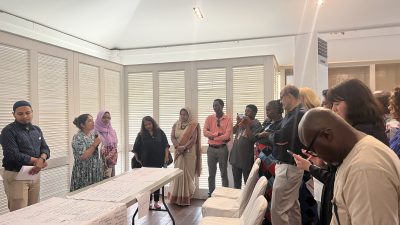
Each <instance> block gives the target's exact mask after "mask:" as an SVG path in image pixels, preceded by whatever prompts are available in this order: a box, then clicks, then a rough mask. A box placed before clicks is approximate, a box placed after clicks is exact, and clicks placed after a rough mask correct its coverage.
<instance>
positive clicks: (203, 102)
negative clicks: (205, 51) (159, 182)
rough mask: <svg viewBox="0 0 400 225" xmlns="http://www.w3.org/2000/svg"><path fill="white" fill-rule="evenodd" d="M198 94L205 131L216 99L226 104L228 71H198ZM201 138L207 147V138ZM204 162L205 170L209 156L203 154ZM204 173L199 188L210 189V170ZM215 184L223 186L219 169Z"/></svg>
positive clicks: (201, 119)
mask: <svg viewBox="0 0 400 225" xmlns="http://www.w3.org/2000/svg"><path fill="white" fill-rule="evenodd" d="M197 93H198V121H199V123H200V126H201V128H202V129H203V127H204V122H205V120H206V118H207V116H209V115H211V114H212V113H213V112H214V111H213V107H212V105H213V101H214V99H217V98H219V99H222V100H223V101H224V102H226V69H225V68H215V69H200V70H197ZM201 138H202V140H201V143H202V145H203V146H207V145H208V144H207V143H208V140H207V138H205V137H204V135H201ZM202 160H203V161H202V164H203V168H208V166H207V154H203V159H202ZM203 171H204V172H203V173H202V175H201V176H200V177H199V188H200V189H208V169H205V170H203ZM215 183H216V185H217V186H221V184H222V181H221V176H220V175H219V169H217V175H216V177H215Z"/></svg>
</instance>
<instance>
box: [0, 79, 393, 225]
mask: <svg viewBox="0 0 400 225" xmlns="http://www.w3.org/2000/svg"><path fill="white" fill-rule="evenodd" d="M323 96H324V100H323V101H322V104H320V101H319V98H318V97H317V95H316V94H315V93H314V92H313V91H312V90H311V89H309V88H300V89H299V88H297V87H295V86H293V85H287V86H285V87H284V88H283V89H282V91H281V93H280V99H279V100H272V101H270V102H268V104H267V105H266V116H267V119H266V120H265V121H264V122H263V123H260V122H259V121H258V120H257V119H256V118H255V117H256V115H257V111H258V109H257V106H255V105H253V104H249V105H247V106H246V107H245V109H244V110H245V111H244V114H239V113H238V114H237V115H236V122H235V123H233V121H232V119H231V118H230V117H229V116H228V115H226V114H225V113H224V111H223V108H224V102H223V101H222V100H221V99H215V100H214V101H213V110H214V112H215V113H213V114H212V115H209V116H208V117H207V118H206V120H205V123H204V126H203V131H202V132H201V129H200V125H199V123H198V122H197V121H196V120H195V119H194V118H193V114H192V113H191V111H190V109H188V108H182V109H181V110H180V111H179V119H178V120H177V121H176V122H175V123H174V124H173V126H172V131H171V134H170V135H171V136H170V137H171V142H172V145H173V147H174V149H175V151H174V156H173V158H174V166H175V168H180V169H181V170H182V171H183V176H181V177H179V178H177V179H176V180H174V181H173V183H172V185H171V189H170V192H169V193H168V197H169V200H170V202H171V203H174V204H177V205H183V206H184V205H190V200H191V198H192V197H193V194H194V191H195V189H196V184H195V178H196V176H200V174H201V170H202V168H201V165H202V162H201V143H200V140H201V138H200V137H201V135H204V136H205V137H207V139H208V141H207V144H208V148H207V158H208V160H207V165H208V172H209V177H208V191H209V196H211V195H212V192H213V191H214V190H215V176H216V171H217V165H218V166H219V169H220V172H221V178H222V185H223V186H224V187H228V186H229V181H228V172H227V167H228V161H229V163H231V165H232V174H233V178H234V179H233V181H234V187H235V188H238V189H240V188H241V185H242V177H243V180H244V182H245V183H246V181H247V179H248V176H249V173H250V170H251V167H252V165H253V163H254V160H255V158H256V157H259V158H260V159H261V160H262V164H261V167H260V171H259V174H260V175H261V176H266V177H267V178H268V187H267V191H266V198H267V200H268V202H269V206H268V210H267V214H266V220H265V224H274V225H280V224H320V225H325V224H329V223H331V221H332V223H334V224H349V223H348V221H352V223H353V224H355V221H364V222H366V221H365V219H366V218H369V217H368V216H369V215H364V214H363V215H361V214H360V213H367V212H370V211H371V212H375V210H377V211H379V212H380V213H382V215H387V216H386V217H381V216H380V217H374V218H373V219H378V220H379V221H381V222H382V221H386V222H388V221H390V223H389V222H388V223H386V222H385V224H394V223H396V221H397V223H398V222H399V220H398V210H399V204H400V203H399V202H398V199H399V196H400V188H399V187H400V179H399V177H400V164H399V161H398V158H397V161H396V160H394V157H393V156H395V154H394V152H395V153H397V155H398V156H400V153H399V152H400V129H399V127H400V126H399V123H398V122H397V123H395V122H394V121H393V120H395V121H398V120H399V119H400V116H399V115H400V88H396V89H394V91H393V92H392V93H391V94H389V95H388V96H387V98H386V101H384V102H386V103H384V102H383V103H382V102H381V103H379V102H378V100H379V99H380V98H379V97H381V95H379V94H378V95H376V96H374V95H373V94H372V92H371V90H370V89H369V88H368V87H367V86H366V85H365V84H363V83H362V82H361V81H359V80H356V79H353V80H348V81H344V82H342V83H340V84H338V85H336V86H335V87H333V88H331V89H329V90H328V91H324V92H323ZM320 105H321V106H323V107H325V108H327V109H322V108H316V109H313V108H315V107H318V106H320ZM382 107H383V108H382ZM386 108H387V109H388V110H389V111H390V114H391V116H388V115H383V112H382V109H386ZM284 111H285V112H286V114H285V116H284V117H283V116H282V114H283V112H284ZM32 114H33V110H32V107H31V105H30V104H29V102H26V101H18V102H16V103H15V104H14V106H13V115H14V118H15V121H14V122H13V123H11V124H9V125H8V126H6V127H5V128H4V129H3V130H2V135H1V137H2V142H1V144H2V146H3V154H4V159H3V167H4V168H5V172H4V186H5V191H6V194H7V198H8V204H9V208H10V210H16V209H19V208H22V207H25V206H27V205H31V204H34V203H36V202H38V194H39V188H40V179H39V180H36V181H26V182H25V181H18V180H15V176H16V174H17V173H18V171H19V170H20V169H21V167H22V166H23V165H33V169H32V170H31V172H30V173H31V174H36V173H38V172H40V170H41V169H43V168H45V167H46V166H47V162H46V160H47V159H48V158H49V157H50V149H49V147H48V145H47V144H46V141H45V139H44V137H43V133H42V132H41V130H40V128H39V127H38V126H35V125H32V124H31V121H32ZM386 114H388V112H387V111H386ZM385 120H386V121H385ZM73 123H74V124H75V125H76V127H77V128H78V129H79V131H78V132H77V133H76V134H75V135H74V137H73V139H72V149H73V155H74V166H73V171H72V176H71V187H70V190H71V191H75V190H78V189H80V188H83V187H86V186H88V185H91V184H94V183H96V182H99V181H101V180H103V179H105V178H109V177H112V176H114V174H115V165H116V163H117V157H118V151H117V144H118V140H117V135H116V132H115V130H114V129H113V128H112V126H111V114H110V112H109V111H106V110H103V111H100V112H99V113H98V115H97V118H96V120H95V121H94V120H93V117H92V116H91V115H90V114H82V115H80V116H78V117H77V118H76V119H75V120H74V122H73ZM385 126H386V127H385ZM385 128H386V129H385ZM341 129H342V131H343V132H342V131H341ZM341 132H342V133H341ZM361 132H362V133H361ZM232 134H234V135H233V146H232V149H231V150H230V152H229V150H228V147H227V143H228V142H230V141H231V138H232ZM365 134H367V135H370V136H365ZM389 141H390V142H389ZM389 146H390V148H392V150H390V148H389ZM368 148H369V149H374V150H373V151H374V152H372V153H371V151H370V150H368V151H367V150H364V149H368ZM169 149H170V144H169V143H168V139H167V136H166V134H165V133H164V131H163V130H162V129H160V127H159V126H158V124H157V122H156V121H155V120H154V119H153V118H152V117H150V116H145V117H144V118H143V119H142V124H141V130H140V132H139V133H138V135H137V137H136V140H135V143H134V146H133V150H132V151H133V152H134V153H135V156H134V157H135V159H136V160H137V161H138V162H139V163H140V164H141V165H142V166H145V167H157V168H162V167H165V166H166V163H167V162H168V161H170V159H169V158H170V157H169V155H170V150H169ZM287 150H289V151H287ZM388 150H390V151H388ZM363 151H365V154H370V155H374V157H375V158H368V156H365V155H363V154H364V153H363ZM352 164H354V165H357V166H359V168H364V169H363V170H357V168H354V167H352ZM343 165H344V166H343ZM374 165H375V166H377V168H383V171H380V172H379V171H376V170H374ZM353 171H357V172H354V175H357V176H358V177H357V179H356V178H355V177H349V176H347V174H349V173H352V172H353ZM388 171H389V172H388ZM313 179H316V180H318V181H319V182H320V183H318V182H317V181H314V182H313ZM377 181H378V182H379V183H380V184H379V185H380V186H382V187H384V188H385V190H390V191H391V193H390V194H387V196H386V195H385V193H382V192H381V194H382V195H381V194H380V195H375V194H373V193H370V192H371V191H370V190H369V189H371V187H369V185H377V184H374V183H373V182H377ZM310 182H311V183H314V188H317V187H318V185H322V184H323V185H324V186H323V189H322V196H313V195H314V192H313V190H312V188H310V185H309V184H310ZM350 182H352V183H350ZM346 185H347V186H346ZM371 190H372V189H371ZM383 195H384V196H383ZM389 195H390V196H389ZM382 196H383V197H382ZM396 196H397V197H396ZM310 198H311V199H310ZM363 198H366V199H368V200H369V201H372V202H368V203H366V202H363ZM377 198H382V199H383V200H384V201H385V202H383V200H378V199H377ZM314 199H315V200H317V201H315V200H314ZM158 201H159V191H156V192H155V193H154V204H153V205H151V206H150V207H154V208H155V209H159V208H160V207H161V206H160V205H159V204H158ZM392 201H395V202H392ZM317 202H319V206H318V208H319V213H317V212H316V209H317ZM350 203H351V205H350ZM383 203H385V204H386V203H388V205H390V207H391V208H390V209H389V208H388V207H384V206H383V205H384V204H383ZM368 210H369V211H368ZM396 210H397V211H396ZM333 214H335V215H334V217H333ZM396 218H397V220H396ZM391 219H393V220H391ZM333 221H334V222H333ZM391 222H394V223H391ZM383 223H384V222H382V223H381V224H383Z"/></svg>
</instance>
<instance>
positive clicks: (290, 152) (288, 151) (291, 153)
mask: <svg viewBox="0 0 400 225" xmlns="http://www.w3.org/2000/svg"><path fill="white" fill-rule="evenodd" d="M286 151H287V153H289V154H290V155H291V156H293V154H294V152H292V151H290V150H289V149H288V150H286Z"/></svg>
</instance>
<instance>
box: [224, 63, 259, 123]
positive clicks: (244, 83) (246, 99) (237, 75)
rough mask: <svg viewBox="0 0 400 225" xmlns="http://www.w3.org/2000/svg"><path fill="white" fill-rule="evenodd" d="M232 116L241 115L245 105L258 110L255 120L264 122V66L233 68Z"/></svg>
mask: <svg viewBox="0 0 400 225" xmlns="http://www.w3.org/2000/svg"><path fill="white" fill-rule="evenodd" d="M232 70H233V114H234V115H233V116H234V117H235V118H236V113H243V114H244V111H245V109H246V105H248V104H254V105H256V106H257V108H258V112H257V115H256V118H257V119H258V120H259V121H260V122H261V123H262V122H263V121H264V108H265V107H264V96H265V95H264V66H262V65H261V66H245V67H233V69H232Z"/></svg>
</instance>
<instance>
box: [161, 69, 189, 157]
mask: <svg viewBox="0 0 400 225" xmlns="http://www.w3.org/2000/svg"><path fill="white" fill-rule="evenodd" d="M159 96H160V98H159V99H160V100H159V107H160V108H159V110H160V111H159V112H160V113H159V115H160V120H159V122H160V127H161V129H162V130H163V131H164V132H165V134H166V135H167V138H168V141H169V143H170V144H171V150H172V149H173V146H172V142H171V135H170V134H171V129H172V126H173V125H174V123H175V122H176V121H177V120H178V119H179V110H180V109H181V108H183V107H185V71H167V72H160V73H159Z"/></svg>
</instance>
